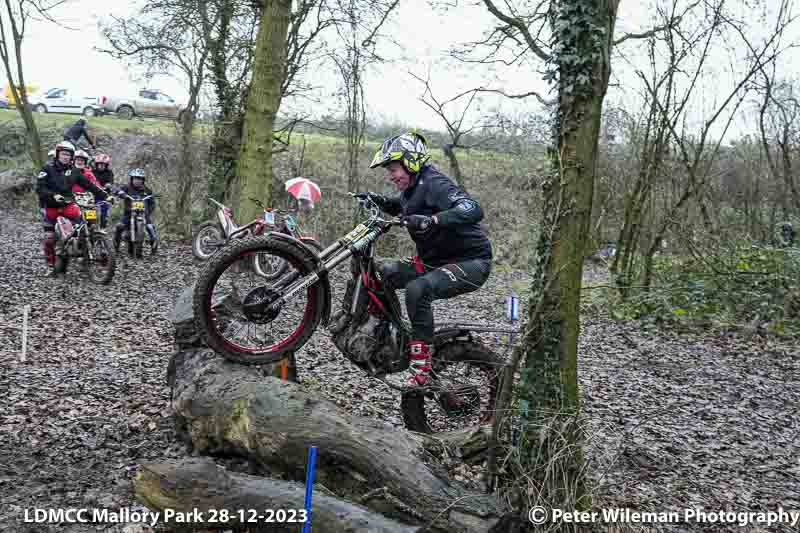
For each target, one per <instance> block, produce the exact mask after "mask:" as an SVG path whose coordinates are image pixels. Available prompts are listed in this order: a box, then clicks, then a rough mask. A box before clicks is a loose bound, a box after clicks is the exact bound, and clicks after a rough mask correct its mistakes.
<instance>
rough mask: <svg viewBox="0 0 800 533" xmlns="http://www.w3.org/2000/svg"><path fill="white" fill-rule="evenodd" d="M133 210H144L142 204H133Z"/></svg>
mask: <svg viewBox="0 0 800 533" xmlns="http://www.w3.org/2000/svg"><path fill="white" fill-rule="evenodd" d="M133 208H134V209H144V202H133Z"/></svg>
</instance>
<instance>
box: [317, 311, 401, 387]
mask: <svg viewBox="0 0 800 533" xmlns="http://www.w3.org/2000/svg"><path fill="white" fill-rule="evenodd" d="M352 318H353V317H352V315H349V314H346V313H344V312H342V313H340V314H339V316H337V317H336V318H335V319H334V320H333V321H332V323H333V324H334V325H333V327H332V328H331V334H332V335H331V336H332V339H333V343H334V344H335V345H336V347H337V348H338V349H339V351H340V352H342V354H343V355H344V356H345V357H347V358H348V359H349V360H350V361H352V362H353V363H354V364H356V365H357V366H359V367H361V368H362V369H363V370H365V371H366V372H368V373H369V374H371V375H381V374H385V373H391V372H397V371H398V370H402V369H403V367H404V366H408V359H407V358H406V357H404V354H403V351H402V350H401V349H400V347H401V346H403V345H404V343H403V339H402V338H401V336H402V333H401V332H399V331H398V330H397V329H396V328H395V327H394V326H393V325H392V324H391V323H390V322H389V321H387V320H385V319H383V318H381V317H377V316H375V315H373V314H370V313H367V314H365V316H364V317H363V319H362V320H361V321H360V322H358V323H356V322H355V321H354V320H352Z"/></svg>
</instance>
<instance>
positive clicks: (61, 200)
mask: <svg viewBox="0 0 800 533" xmlns="http://www.w3.org/2000/svg"><path fill="white" fill-rule="evenodd" d="M53 200H55V202H56V203H59V204H64V203H66V202H67V200H66V199H65V198H64V197H63V196H61V195H60V194H54V195H53Z"/></svg>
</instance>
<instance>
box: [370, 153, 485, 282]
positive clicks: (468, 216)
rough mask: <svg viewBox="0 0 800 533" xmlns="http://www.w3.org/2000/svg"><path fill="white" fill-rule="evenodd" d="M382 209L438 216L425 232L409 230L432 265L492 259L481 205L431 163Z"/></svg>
mask: <svg viewBox="0 0 800 533" xmlns="http://www.w3.org/2000/svg"><path fill="white" fill-rule="evenodd" d="M381 208H382V209H383V210H384V211H386V212H387V213H389V214H390V215H393V216H397V215H401V214H402V215H403V216H408V215H427V216H432V215H436V219H437V220H438V223H437V224H434V225H433V226H431V227H430V229H428V230H427V231H426V232H424V233H414V232H412V231H411V230H410V229H409V232H408V233H409V234H410V235H411V238H412V239H413V240H414V243H415V244H416V245H417V254H418V255H419V257H420V259H421V260H422V262H423V263H424V264H426V265H428V266H430V267H439V266H442V265H446V264H448V263H455V262H458V261H464V260H467V259H487V260H490V259H491V258H492V245H491V243H490V242H489V238H488V237H487V236H486V231H485V230H484V229H483V227H481V225H480V221H481V220H482V219H483V209H482V208H481V206H480V204H479V203H478V202H476V201H475V200H473V199H472V198H470V196H469V195H468V194H467V193H466V192H465V191H464V190H463V189H461V188H460V187H459V186H458V185H456V184H455V183H454V182H453V180H451V179H450V178H448V177H447V176H445V175H444V174H442V173H441V172H440V171H439V170H438V169H437V168H435V167H434V166H432V165H425V166H424V167H423V168H422V171H420V173H419V174H417V177H416V178H415V180H414V182H413V183H412V185H411V186H409V187H408V189H406V190H405V191H403V193H402V194H401V195H400V196H399V197H396V198H388V199H387V200H386V202H385V203H384V205H382V206H381Z"/></svg>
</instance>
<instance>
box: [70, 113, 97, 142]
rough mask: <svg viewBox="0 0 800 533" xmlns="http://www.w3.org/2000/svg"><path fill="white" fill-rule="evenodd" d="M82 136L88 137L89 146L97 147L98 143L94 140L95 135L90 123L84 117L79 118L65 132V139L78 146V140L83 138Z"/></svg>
mask: <svg viewBox="0 0 800 533" xmlns="http://www.w3.org/2000/svg"><path fill="white" fill-rule="evenodd" d="M81 137H85V138H86V141H87V142H88V143H89V146H91V147H92V148H97V145H96V144H95V142H94V135H93V134H92V132H91V131H90V129H89V125H88V124H87V123H86V119H83V118H80V119H78V121H77V122H75V124H73V125H72V126H70V127H69V128H67V131H65V132H64V140H65V141H69V142H71V143H72V144H74V145H75V146H78V141H80V140H81Z"/></svg>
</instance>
